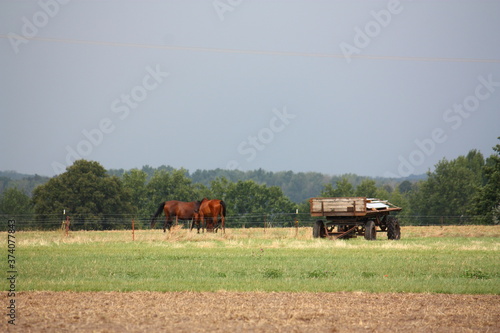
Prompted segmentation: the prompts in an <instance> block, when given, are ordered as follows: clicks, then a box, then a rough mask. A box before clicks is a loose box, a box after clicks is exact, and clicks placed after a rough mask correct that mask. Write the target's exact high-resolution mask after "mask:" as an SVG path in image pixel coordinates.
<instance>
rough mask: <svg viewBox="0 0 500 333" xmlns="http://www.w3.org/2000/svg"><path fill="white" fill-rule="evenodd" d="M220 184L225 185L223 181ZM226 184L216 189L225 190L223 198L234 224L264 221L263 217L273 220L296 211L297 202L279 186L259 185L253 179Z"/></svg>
mask: <svg viewBox="0 0 500 333" xmlns="http://www.w3.org/2000/svg"><path fill="white" fill-rule="evenodd" d="M218 185H223V181H221V182H220V183H219V184H218ZM225 185H227V187H226V188H225V189H222V188H219V189H216V191H223V193H224V196H223V197H222V199H223V200H224V201H225V202H226V205H227V211H228V215H232V216H233V221H232V224H233V225H236V224H241V223H245V222H249V221H259V222H262V221H263V218H266V219H269V220H271V219H273V218H274V216H276V215H281V214H282V213H289V214H293V213H294V212H295V209H296V204H295V203H293V202H292V201H291V200H290V199H289V198H288V197H287V196H285V195H284V194H283V191H282V190H281V188H279V187H278V186H269V187H268V186H266V185H264V184H262V185H259V184H257V183H256V182H254V181H253V180H246V181H241V180H240V181H238V182H236V183H228V182H227V183H225ZM219 193H222V192H219ZM290 216H291V215H290ZM249 219H250V220H249ZM251 219H253V220H251ZM291 219H293V217H291ZM260 226H262V225H260Z"/></svg>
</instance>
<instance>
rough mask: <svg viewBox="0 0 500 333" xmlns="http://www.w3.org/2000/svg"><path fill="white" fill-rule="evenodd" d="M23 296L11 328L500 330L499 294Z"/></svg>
mask: <svg viewBox="0 0 500 333" xmlns="http://www.w3.org/2000/svg"><path fill="white" fill-rule="evenodd" d="M1 294H2V299H3V300H4V301H5V300H6V299H7V293H5V292H2V293H1ZM2 303H4V302H2ZM16 303H17V313H16V325H15V326H13V325H7V320H8V317H6V316H3V317H4V319H3V323H2V325H1V326H0V327H3V328H5V327H7V331H12V332H500V296H498V295H448V294H402V293H398V294H396V293H382V294H372V293H361V292H359V293H358V292H354V293H347V292H342V293H303V292H301V293H281V292H280V293H263V292H225V291H220V292H215V293H210V292H201V293H195V292H167V293H162V292H125V293H122V292H78V293H73V292H19V293H18V294H17V295H16ZM0 331H4V329H0Z"/></svg>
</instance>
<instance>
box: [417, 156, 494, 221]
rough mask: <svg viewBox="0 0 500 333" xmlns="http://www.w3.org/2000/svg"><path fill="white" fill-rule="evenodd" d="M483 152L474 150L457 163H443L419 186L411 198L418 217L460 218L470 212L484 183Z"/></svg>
mask: <svg viewBox="0 0 500 333" xmlns="http://www.w3.org/2000/svg"><path fill="white" fill-rule="evenodd" d="M483 165H484V158H483V157H482V155H481V153H479V152H477V151H475V150H472V151H470V152H469V154H468V155H467V156H459V157H458V158H456V159H455V160H451V161H447V160H446V159H443V160H441V161H440V162H438V163H437V164H436V166H435V170H434V172H428V178H427V180H426V181H422V182H420V183H418V187H417V190H416V191H415V193H413V195H412V210H413V213H414V214H415V215H424V216H459V215H466V214H467V212H468V211H470V208H471V205H472V202H473V198H474V196H475V195H476V192H477V189H478V188H479V187H480V186H481V184H482V179H483V174H482V166H483Z"/></svg>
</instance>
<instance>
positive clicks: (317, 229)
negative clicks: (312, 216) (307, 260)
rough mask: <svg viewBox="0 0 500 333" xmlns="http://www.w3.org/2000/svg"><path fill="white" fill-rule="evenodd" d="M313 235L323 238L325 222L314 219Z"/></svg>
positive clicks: (324, 235)
mask: <svg viewBox="0 0 500 333" xmlns="http://www.w3.org/2000/svg"><path fill="white" fill-rule="evenodd" d="M313 237H314V238H325V237H326V230H325V224H324V223H323V221H322V220H318V221H316V223H314V226H313Z"/></svg>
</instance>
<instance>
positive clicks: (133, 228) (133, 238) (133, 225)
mask: <svg viewBox="0 0 500 333" xmlns="http://www.w3.org/2000/svg"><path fill="white" fill-rule="evenodd" d="M132 241H135V221H134V219H132Z"/></svg>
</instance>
